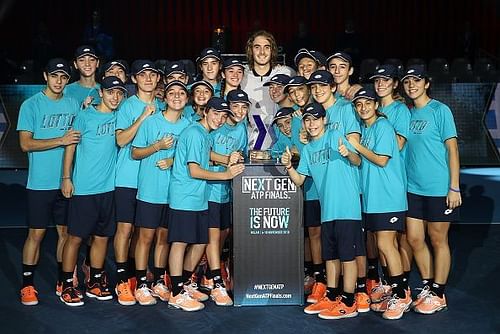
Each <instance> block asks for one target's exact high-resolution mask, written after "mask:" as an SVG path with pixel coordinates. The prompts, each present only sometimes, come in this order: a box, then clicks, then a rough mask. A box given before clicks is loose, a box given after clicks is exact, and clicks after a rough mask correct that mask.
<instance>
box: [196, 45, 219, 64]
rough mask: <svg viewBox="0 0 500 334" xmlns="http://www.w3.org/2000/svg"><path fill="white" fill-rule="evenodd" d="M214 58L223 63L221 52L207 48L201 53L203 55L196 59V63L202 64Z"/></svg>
mask: <svg viewBox="0 0 500 334" xmlns="http://www.w3.org/2000/svg"><path fill="white" fill-rule="evenodd" d="M209 57H213V58H215V59H217V60H218V61H221V60H222V58H221V56H220V52H219V51H218V50H217V49H214V48H205V49H203V50H202V51H201V54H200V55H199V57H198V58H196V62H197V63H200V62H202V61H203V60H205V59H206V58H209Z"/></svg>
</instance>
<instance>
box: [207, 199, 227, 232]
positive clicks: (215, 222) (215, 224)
mask: <svg viewBox="0 0 500 334" xmlns="http://www.w3.org/2000/svg"><path fill="white" fill-rule="evenodd" d="M208 227H209V228H219V229H221V230H226V229H228V228H230V227H231V203H229V202H228V203H216V202H208Z"/></svg>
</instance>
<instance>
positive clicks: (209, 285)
mask: <svg viewBox="0 0 500 334" xmlns="http://www.w3.org/2000/svg"><path fill="white" fill-rule="evenodd" d="M200 287H201V288H203V289H206V290H212V289H213V288H214V280H213V279H208V278H207V277H206V276H205V275H203V277H202V278H201V282H200Z"/></svg>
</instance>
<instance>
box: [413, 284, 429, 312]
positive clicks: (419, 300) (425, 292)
mask: <svg viewBox="0 0 500 334" xmlns="http://www.w3.org/2000/svg"><path fill="white" fill-rule="evenodd" d="M416 290H421V291H420V293H419V294H418V295H417V298H416V299H415V300H414V301H413V303H411V307H412V308H415V307H417V306H418V305H419V304H420V303H422V302H423V301H424V300H425V298H426V297H427V295H428V294H429V293H430V292H431V288H430V287H429V286H428V285H426V286H424V287H423V288H422V289H419V288H417V289H416Z"/></svg>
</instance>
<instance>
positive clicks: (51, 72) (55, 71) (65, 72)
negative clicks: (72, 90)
mask: <svg viewBox="0 0 500 334" xmlns="http://www.w3.org/2000/svg"><path fill="white" fill-rule="evenodd" d="M57 72H62V73H64V74H66V75H67V76H68V77H69V78H71V74H69V73H68V71H65V70H62V69H56V70H53V71H50V72H47V74H54V73H57Z"/></svg>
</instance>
